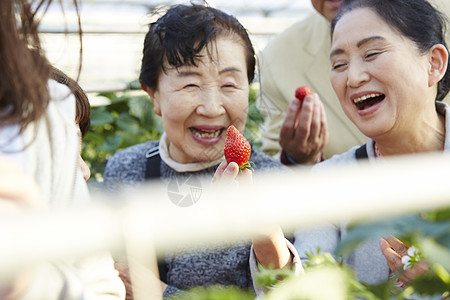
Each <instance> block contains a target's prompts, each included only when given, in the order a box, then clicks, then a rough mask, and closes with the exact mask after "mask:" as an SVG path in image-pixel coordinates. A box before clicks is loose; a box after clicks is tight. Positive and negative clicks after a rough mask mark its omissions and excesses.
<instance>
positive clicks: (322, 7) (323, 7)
mask: <svg viewBox="0 0 450 300" xmlns="http://www.w3.org/2000/svg"><path fill="white" fill-rule="evenodd" d="M343 1H344V0H311V4H312V6H313V7H314V8H315V9H316V10H317V11H318V12H319V13H320V14H321V15H322V16H324V17H325V18H326V19H327V20H328V21H330V22H331V21H332V20H333V19H334V17H335V16H336V14H337V10H338V8H339V6H341V4H342V2H343Z"/></svg>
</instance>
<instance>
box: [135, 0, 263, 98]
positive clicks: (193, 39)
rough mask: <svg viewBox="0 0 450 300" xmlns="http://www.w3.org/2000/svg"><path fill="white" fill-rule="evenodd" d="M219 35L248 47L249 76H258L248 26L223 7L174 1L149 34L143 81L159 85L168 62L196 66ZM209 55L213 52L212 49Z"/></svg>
mask: <svg viewBox="0 0 450 300" xmlns="http://www.w3.org/2000/svg"><path fill="white" fill-rule="evenodd" d="M218 36H230V37H232V38H234V39H236V40H237V41H239V42H240V43H242V45H243V47H244V49H245V51H246V62H247V78H248V81H249V83H250V82H252V81H253V78H254V76H255V52H254V49H253V45H252V43H251V41H250V38H249V36H248V33H247V30H246V29H245V28H244V27H243V26H242V24H241V23H239V21H238V20H237V19H236V18H235V17H233V16H231V15H228V14H226V13H224V12H223V11H220V10H218V9H215V8H212V7H208V6H203V5H196V4H191V5H174V6H172V7H170V9H169V10H168V11H167V12H166V13H165V15H163V16H162V17H160V18H159V19H158V20H157V21H156V22H155V23H152V24H150V26H149V31H148V32H147V35H146V36H145V41H144V50H143V58H142V65H141V73H140V76H139V81H140V82H141V83H144V84H145V85H147V86H148V87H150V88H154V89H156V88H157V85H158V78H159V75H160V74H161V72H163V71H164V70H165V69H164V66H165V64H166V63H168V64H169V65H170V66H172V67H175V68H177V67H181V66H186V65H191V66H196V65H197V63H198V62H199V61H200V60H201V58H202V57H201V55H200V53H201V52H202V50H203V49H207V50H208V51H209V49H208V46H209V45H210V44H211V43H212V42H214V41H215V40H216V39H217V37H218ZM208 55H209V52H208Z"/></svg>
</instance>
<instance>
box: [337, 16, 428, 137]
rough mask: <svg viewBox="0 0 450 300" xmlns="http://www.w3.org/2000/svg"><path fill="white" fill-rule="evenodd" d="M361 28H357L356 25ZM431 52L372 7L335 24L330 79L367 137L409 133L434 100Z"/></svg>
mask: <svg viewBox="0 0 450 300" xmlns="http://www.w3.org/2000/svg"><path fill="white" fill-rule="evenodd" d="M355 28H357V30H355ZM428 57H429V56H428V55H426V54H425V55H421V54H419V51H418V49H417V47H416V46H415V44H414V43H413V42H412V41H411V40H409V39H407V38H405V37H403V36H402V35H400V34H399V33H398V32H397V31H394V30H393V29H391V26H389V25H388V24H387V23H386V22H385V21H384V20H383V19H381V18H380V17H379V16H378V15H377V14H376V13H375V12H373V11H372V10H370V9H368V8H360V9H355V10H353V11H351V12H349V13H347V14H345V15H344V16H343V17H342V19H340V20H339V21H338V23H337V24H336V27H335V31H334V35H333V40H332V48H331V54H330V58H331V65H332V70H331V83H332V85H333V88H334V90H335V92H336V94H337V96H338V98H339V101H340V103H341V106H342V108H343V110H344V112H345V114H346V115H347V116H348V117H349V118H350V120H351V121H352V122H353V123H355V125H356V126H357V127H358V128H359V129H360V130H361V131H362V132H363V133H364V134H365V135H366V136H368V137H371V138H373V139H375V138H377V137H379V136H382V135H383V136H385V135H386V134H397V135H396V136H398V133H401V132H407V131H408V128H410V126H412V125H413V124H415V122H416V120H417V119H419V118H422V119H423V114H424V112H425V111H427V110H428V111H429V110H430V107H431V108H432V109H433V110H434V105H431V106H430V102H429V101H427V100H426V99H431V101H432V102H433V103H434V98H433V93H435V91H434V92H433V88H434V89H435V87H430V86H429V81H428V79H429V78H428V71H429V68H430V64H429V58H428Z"/></svg>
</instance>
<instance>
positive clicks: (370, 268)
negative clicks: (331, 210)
mask: <svg viewBox="0 0 450 300" xmlns="http://www.w3.org/2000/svg"><path fill="white" fill-rule="evenodd" d="M444 24H445V22H444V20H443V17H442V16H441V14H440V13H439V12H438V11H437V10H436V9H435V8H434V7H433V6H432V5H430V3H428V2H427V1H426V0H390V1H383V0H352V1H349V0H345V1H344V3H343V4H342V6H341V8H340V11H339V12H338V15H337V17H336V18H335V20H334V21H333V23H332V48H331V53H330V59H331V65H332V70H331V83H332V86H333V88H334V90H335V92H336V94H337V96H338V98H339V101H340V104H341V106H342V108H343V110H344V112H345V114H346V115H347V117H348V118H349V119H350V120H351V121H352V122H353V123H354V124H355V125H356V126H357V127H358V128H359V130H360V131H361V132H362V133H364V134H365V135H366V136H367V137H368V138H369V140H368V142H367V144H366V145H365V146H364V147H363V148H361V149H363V150H365V151H366V154H365V155H364V154H362V156H365V157H368V159H369V161H372V162H375V161H377V160H380V159H383V158H384V157H391V156H394V155H405V154H415V153H428V152H448V151H449V150H450V144H449V141H450V137H449V136H448V134H449V133H450V131H449V126H450V120H449V118H450V114H449V106H448V105H447V104H445V103H442V102H441V101H440V100H442V99H443V98H444V97H445V96H446V95H447V93H448V91H449V72H448V70H447V67H448V51H447V48H446V45H445V41H444V32H443V31H444ZM355 25H357V26H355ZM357 149H358V147H354V148H352V149H350V150H349V151H348V152H346V153H343V154H341V155H338V156H334V157H333V158H331V159H329V160H328V161H325V162H324V163H322V164H320V165H318V166H317V168H323V167H325V166H327V165H331V164H336V163H346V164H347V163H349V162H356V159H357V156H358V153H363V152H360V151H357ZM345 231H346V228H345V226H344V227H335V226H330V227H329V228H328V229H319V230H316V231H313V232H311V231H301V232H298V234H297V235H296V237H295V238H296V241H295V245H296V247H297V249H298V250H299V252H300V255H301V256H302V254H304V253H305V252H306V251H308V250H311V249H316V248H317V247H320V249H322V250H324V251H333V250H334V249H335V248H336V246H337V244H338V242H339V239H340V236H341V234H345ZM407 249H408V247H407V246H406V245H404V244H403V243H402V242H401V241H399V240H397V239H395V238H389V239H381V240H380V241H378V240H373V241H368V242H367V243H365V244H363V245H361V246H359V247H357V248H356V249H355V251H354V252H353V253H352V254H351V255H350V257H348V259H347V262H348V263H349V264H350V265H352V266H353V267H354V269H355V271H356V274H357V278H358V279H359V280H361V281H364V282H367V283H376V282H379V281H383V280H386V279H387V278H388V276H389V274H390V273H391V274H392V273H395V272H397V271H398V270H399V269H400V268H401V267H402V266H403V264H402V262H401V257H402V256H403V255H406V252H407ZM426 270H427V265H426V263H425V262H420V263H418V264H416V265H415V266H414V268H410V269H407V270H406V271H405V272H403V273H402V275H401V276H400V280H401V282H399V283H400V284H402V285H403V284H407V283H408V282H410V281H411V280H412V279H414V278H416V277H417V276H418V275H420V274H422V273H423V272H426Z"/></svg>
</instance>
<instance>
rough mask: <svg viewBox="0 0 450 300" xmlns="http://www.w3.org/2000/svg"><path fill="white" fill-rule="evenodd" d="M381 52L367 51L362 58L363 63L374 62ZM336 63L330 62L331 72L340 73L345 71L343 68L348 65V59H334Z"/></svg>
mask: <svg viewBox="0 0 450 300" xmlns="http://www.w3.org/2000/svg"><path fill="white" fill-rule="evenodd" d="M382 53H383V51H380V50H374V51H368V52H366V54H364V56H363V61H366V62H370V61H373V60H375V59H376V58H377V57H378V56H379V55H380V54H382ZM334 60H335V61H336V62H334V63H333V62H332V66H331V69H332V70H333V71H342V70H344V69H345V67H346V66H347V65H348V58H343V59H340V58H338V59H334Z"/></svg>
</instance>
